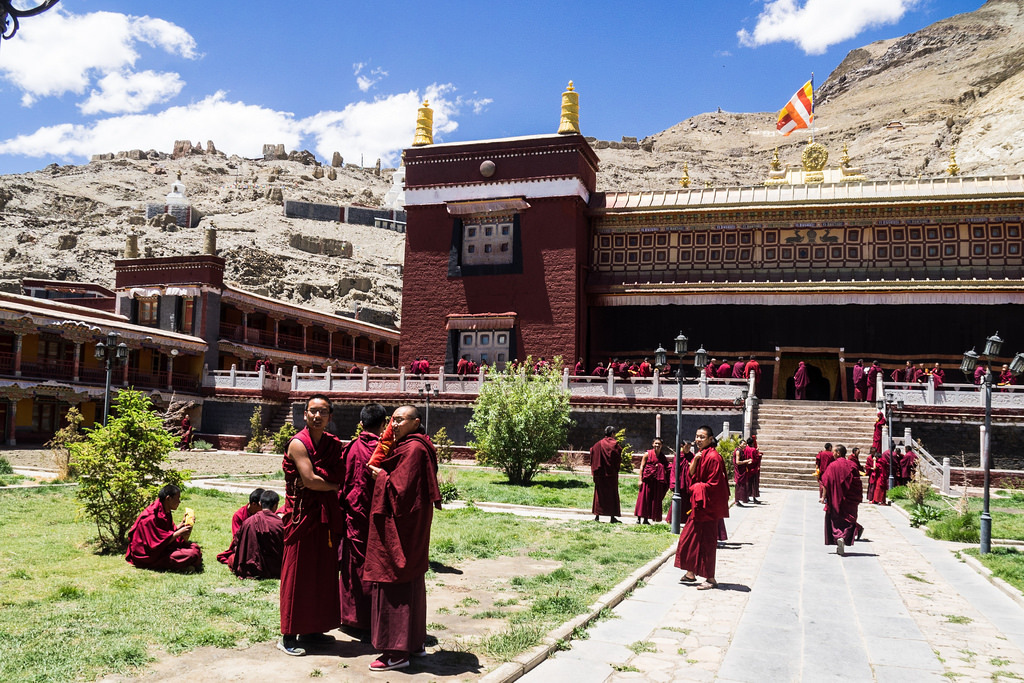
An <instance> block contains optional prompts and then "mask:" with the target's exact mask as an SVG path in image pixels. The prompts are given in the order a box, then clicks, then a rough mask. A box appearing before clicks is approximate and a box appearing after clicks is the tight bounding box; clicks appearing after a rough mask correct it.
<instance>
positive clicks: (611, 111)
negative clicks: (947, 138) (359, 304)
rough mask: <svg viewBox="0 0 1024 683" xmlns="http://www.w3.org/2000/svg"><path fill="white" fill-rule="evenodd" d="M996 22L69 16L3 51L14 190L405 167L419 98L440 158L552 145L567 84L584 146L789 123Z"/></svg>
mask: <svg viewBox="0 0 1024 683" xmlns="http://www.w3.org/2000/svg"><path fill="white" fill-rule="evenodd" d="M19 2H20V4H21V6H26V5H30V4H35V0H19ZM982 4H983V2H982V0H751V1H749V2H739V1H734V0H717V1H711V2H706V1H701V0H675V1H670V0H663V1H651V2H608V1H604V0H592V1H591V2H586V3H584V2H565V1H562V0H544V1H543V2H542V1H535V0H519V1H518V2H515V3H485V2H454V1H443V0H442V1H437V2H415V3H414V2H406V1H404V0H393V1H392V2H372V3H371V2H348V1H344V0H320V1H315V2H287V3H282V2H273V3H271V2H264V1H260V0H253V1H251V2H246V3H242V2H237V1H230V0H218V1H217V2H198V1H196V0H178V2H150V1H147V0H63V1H62V2H61V3H60V4H59V5H58V6H57V8H56V9H53V10H50V11H49V12H46V13H45V14H43V15H40V16H37V17H29V18H26V19H25V20H23V21H22V23H21V29H20V30H19V32H18V34H17V35H16V36H15V37H14V38H13V39H12V40H5V41H3V42H2V44H0V121H2V125H0V173H19V172H24V171H29V170H35V169H39V168H42V167H43V166H46V165H47V164H50V163H53V162H57V163H61V164H67V163H84V162H86V161H88V159H89V156H90V155H92V154H96V153H101V152H117V151H120V150H127V149H134V148H140V149H157V150H161V151H167V152H169V151H170V150H171V148H172V146H173V143H174V141H175V140H177V139H190V140H192V142H197V141H201V142H202V143H203V144H204V145H205V143H206V141H207V140H213V142H214V143H215V144H216V145H217V148H218V149H220V150H221V151H224V152H227V153H229V154H232V153H235V154H239V155H242V156H249V157H252V156H258V155H259V154H260V150H261V148H262V145H263V143H267V142H273V143H284V144H285V145H286V147H287V148H288V149H309V150H310V151H313V152H314V153H316V155H317V157H318V158H320V159H322V160H325V161H329V160H330V156H331V154H332V153H333V152H334V151H339V152H341V154H342V155H343V156H344V157H345V160H346V162H356V163H358V162H359V160H360V158H362V159H364V161H365V164H366V165H371V164H373V163H374V162H375V161H376V159H377V158H378V157H382V158H383V160H384V164H385V166H387V165H394V164H395V163H397V159H398V155H399V154H400V152H401V149H402V148H403V147H406V146H408V145H409V144H410V143H411V142H412V137H413V130H414V125H415V114H416V107H417V106H418V104H419V102H420V101H421V100H422V99H423V98H424V97H427V98H428V99H429V100H430V101H431V104H432V106H434V108H435V113H434V123H435V141H436V142H442V141H444V142H453V141H460V140H475V139H482V138H496V137H507V136H515V135H530V134H537V133H553V132H555V131H556V129H557V126H558V116H559V103H560V94H561V92H562V91H563V90H564V89H565V86H566V83H567V82H568V81H569V80H570V79H571V80H573V81H574V83H575V87H576V89H577V91H578V92H579V93H580V125H581V128H582V131H583V133H584V135H590V136H594V137H597V138H600V139H606V140H617V139H619V138H620V137H621V136H623V135H632V136H636V137H638V138H642V137H644V136H646V135H650V134H653V133H657V132H660V131H662V130H665V129H666V128H669V127H671V126H672V125H674V124H676V123H678V122H680V121H682V120H684V119H686V118H688V117H690V116H693V115H695V114H699V113H701V112H705V111H713V110H715V109H717V108H718V107H721V108H722V109H724V110H726V111H736V112H742V111H771V110H777V109H780V108H781V107H782V106H783V105H785V103H786V101H787V100H788V99H789V97H790V95H792V94H793V92H795V91H796V90H797V89H798V88H799V87H800V86H801V85H802V84H803V83H804V82H805V81H806V79H807V78H808V77H809V74H810V73H811V72H812V71H813V72H815V84H816V85H820V84H821V83H822V82H824V80H825V78H826V76H827V75H828V74H829V72H831V71H832V70H833V69H834V68H835V67H836V66H837V65H838V64H839V63H840V62H841V61H842V59H843V58H844V57H845V55H846V53H847V52H848V51H849V50H851V49H853V48H856V47H859V46H861V45H864V44H867V43H869V42H872V41H875V40H881V39H885V38H892V37H896V36H900V35H904V34H906V33H910V32H912V31H916V30H918V29H920V28H922V27H924V26H927V25H928V24H931V23H933V22H935V21H938V20H939V19H943V18H946V17H949V16H952V15H954V14H959V13H962V12H968V11H972V10H974V9H977V8H978V7H980V6H981V5H982Z"/></svg>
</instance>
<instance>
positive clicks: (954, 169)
mask: <svg viewBox="0 0 1024 683" xmlns="http://www.w3.org/2000/svg"><path fill="white" fill-rule="evenodd" d="M946 172H947V173H949V175H960V164H958V163H956V147H953V148H952V149H950V150H949V166H947V167H946Z"/></svg>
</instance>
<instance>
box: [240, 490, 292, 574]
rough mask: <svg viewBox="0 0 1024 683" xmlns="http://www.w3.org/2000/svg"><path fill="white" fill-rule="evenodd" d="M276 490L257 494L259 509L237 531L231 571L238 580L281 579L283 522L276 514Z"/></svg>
mask: <svg viewBox="0 0 1024 683" xmlns="http://www.w3.org/2000/svg"><path fill="white" fill-rule="evenodd" d="M279 502H280V496H278V495H277V491H269V490H268V491H264V492H263V493H261V494H260V511H259V512H257V513H256V514H253V515H250V516H249V518H248V519H246V520H245V522H244V523H243V524H242V530H241V531H240V532H239V534H238V550H237V551H236V552H235V557H234V559H233V561H232V564H231V571H233V572H234V573H235V576H237V577H238V578H240V579H279V578H281V556H282V554H283V553H284V525H283V524H282V523H281V518H280V517H278V516H277V504H278V503H279Z"/></svg>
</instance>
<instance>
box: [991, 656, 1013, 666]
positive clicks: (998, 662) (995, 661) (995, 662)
mask: <svg viewBox="0 0 1024 683" xmlns="http://www.w3.org/2000/svg"><path fill="white" fill-rule="evenodd" d="M988 663H989V664H991V665H992V666H995V667H1002V666H1006V665H1007V664H1009V663H1010V660H1009V659H1003V658H1002V657H993V658H992V659H990V660H988Z"/></svg>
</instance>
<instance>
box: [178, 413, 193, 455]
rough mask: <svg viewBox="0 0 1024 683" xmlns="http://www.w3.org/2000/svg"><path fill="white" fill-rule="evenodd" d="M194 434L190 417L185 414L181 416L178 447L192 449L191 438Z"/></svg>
mask: <svg viewBox="0 0 1024 683" xmlns="http://www.w3.org/2000/svg"><path fill="white" fill-rule="evenodd" d="M194 436H195V432H194V431H193V429H192V418H190V417H189V416H188V413H186V414H185V417H183V418H181V440H180V441H179V443H178V448H180V449H181V450H183V451H189V450H192V438H193V437H194Z"/></svg>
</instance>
